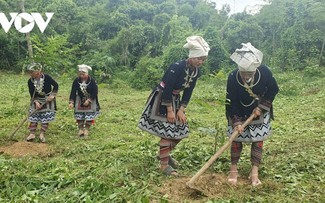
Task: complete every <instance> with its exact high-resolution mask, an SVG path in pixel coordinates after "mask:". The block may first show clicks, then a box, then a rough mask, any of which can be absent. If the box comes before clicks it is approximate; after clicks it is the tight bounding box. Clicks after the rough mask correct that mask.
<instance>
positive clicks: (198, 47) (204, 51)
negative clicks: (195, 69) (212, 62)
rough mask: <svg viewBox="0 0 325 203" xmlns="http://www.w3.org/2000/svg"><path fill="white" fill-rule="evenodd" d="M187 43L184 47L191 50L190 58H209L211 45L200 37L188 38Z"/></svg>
mask: <svg viewBox="0 0 325 203" xmlns="http://www.w3.org/2000/svg"><path fill="white" fill-rule="evenodd" d="M186 41H187V43H186V44H185V45H184V46H183V47H184V48H187V49H189V55H188V57H189V58H196V57H201V56H208V53H209V50H210V47H209V44H208V43H207V42H206V41H205V40H204V39H203V38H202V37H200V36H191V37H188V38H186Z"/></svg>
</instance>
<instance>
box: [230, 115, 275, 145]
mask: <svg viewBox="0 0 325 203" xmlns="http://www.w3.org/2000/svg"><path fill="white" fill-rule="evenodd" d="M270 121H271V118H270V113H269V112H266V113H264V115H263V122H262V123H260V124H253V125H248V126H247V127H246V128H245V129H244V132H243V133H241V134H240V135H239V136H238V138H237V139H236V140H234V141H236V142H259V141H263V140H266V139H267V138H268V137H269V136H271V130H272V128H271V122H270ZM233 131H234V129H233V127H232V126H230V125H228V128H227V135H228V137H230V136H231V134H232V133H233Z"/></svg>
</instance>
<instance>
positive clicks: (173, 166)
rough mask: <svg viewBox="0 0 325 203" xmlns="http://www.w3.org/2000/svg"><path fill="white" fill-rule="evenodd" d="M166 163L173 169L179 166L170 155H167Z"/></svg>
mask: <svg viewBox="0 0 325 203" xmlns="http://www.w3.org/2000/svg"><path fill="white" fill-rule="evenodd" d="M168 165H170V166H171V167H172V168H174V169H177V168H178V166H179V164H178V162H177V161H176V160H175V159H173V158H172V157H171V156H169V160H168Z"/></svg>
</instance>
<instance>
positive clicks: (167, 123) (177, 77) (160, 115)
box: [138, 36, 210, 175]
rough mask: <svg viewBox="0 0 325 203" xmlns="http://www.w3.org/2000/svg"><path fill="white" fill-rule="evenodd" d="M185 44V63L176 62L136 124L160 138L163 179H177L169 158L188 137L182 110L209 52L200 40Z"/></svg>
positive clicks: (191, 40) (183, 61)
mask: <svg viewBox="0 0 325 203" xmlns="http://www.w3.org/2000/svg"><path fill="white" fill-rule="evenodd" d="M186 40H187V43H186V44H185V45H184V48H187V49H189V56H188V59H186V60H182V61H179V62H176V63H174V64H172V65H171V66H170V67H169V68H168V69H167V71H166V72H165V74H164V76H163V78H162V80H161V82H160V83H159V84H158V85H157V87H156V88H154V90H153V91H152V93H151V95H150V96H149V98H148V101H147V104H146V106H145V109H144V111H143V113H142V116H141V118H140V121H139V124H138V127H139V128H140V129H142V130H145V131H147V132H149V133H150V134H152V135H155V136H158V137H159V138H160V142H159V147H160V148H159V153H158V158H159V160H160V169H161V171H162V172H163V173H164V174H165V175H177V172H176V170H175V169H176V168H177V163H176V161H175V160H174V159H172V158H171V157H170V152H171V151H172V150H173V149H174V148H175V146H176V145H177V144H178V143H179V142H180V141H181V140H182V139H183V138H185V137H187V136H188V135H189V127H188V124H187V121H186V116H185V108H186V107H187V104H188V103H189V101H190V99H191V96H192V92H193V89H194V87H195V85H196V81H197V78H198V76H199V75H200V69H199V67H200V66H201V65H202V64H203V63H204V61H205V60H206V58H207V56H208V52H209V50H210V48H209V45H208V44H207V42H206V41H205V40H204V39H203V38H202V37H200V36H191V37H188V38H187V39H186ZM181 92H183V93H182V96H181V95H180V93H181Z"/></svg>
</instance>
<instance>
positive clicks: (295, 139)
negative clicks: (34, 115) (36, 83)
mask: <svg viewBox="0 0 325 203" xmlns="http://www.w3.org/2000/svg"><path fill="white" fill-rule="evenodd" d="M216 2H217V1H216ZM22 5H23V6H22ZM215 6H216V3H213V2H212V1H203V0H26V1H17V0H14V1H10V0H0V12H3V13H5V14H6V15H7V18H9V17H10V16H9V15H8V13H10V12H21V10H22V9H24V10H25V11H26V12H27V13H31V12H38V13H42V14H43V13H45V12H53V13H54V16H53V18H52V19H51V21H50V23H49V25H48V27H47V28H46V30H45V32H44V33H41V32H40V31H39V30H38V28H37V27H36V26H35V27H34V29H33V30H32V32H31V33H30V34H29V35H27V36H26V35H24V34H22V33H19V32H18V31H17V30H16V29H15V28H14V26H13V27H12V28H11V29H10V30H9V32H8V33H5V32H4V31H3V29H0V71H1V74H0V81H1V83H0V95H1V97H2V98H4V99H2V100H0V107H1V111H0V129H1V131H0V142H1V144H0V172H1V175H0V202H208V203H212V202H324V201H325V199H324V197H325V195H324V189H323V188H324V187H325V181H324V180H325V176H324V170H325V166H324V157H325V154H324V152H325V145H324V132H325V126H324V122H325V106H324V105H325V103H324V98H325V81H324V80H325V70H324V63H325V62H324V56H323V55H324V53H323V50H324V42H325V30H324V29H325V26H324V25H325V2H324V0H318V1H317V0H273V1H272V3H271V4H270V5H265V6H264V7H263V8H262V10H261V11H260V13H258V14H256V15H253V16H252V15H249V14H247V13H245V12H244V13H237V14H234V15H231V16H229V15H228V14H229V12H230V10H229V9H230V7H229V6H227V5H226V6H224V7H223V9H222V10H220V11H217V10H215V9H214V8H215ZM190 35H202V36H203V37H204V39H206V41H208V43H209V44H210V47H211V51H210V53H209V57H208V60H207V61H206V62H205V64H204V66H203V67H202V70H203V71H202V76H201V77H200V80H199V81H198V84H197V87H196V89H195V91H194V93H193V97H192V99H191V103H190V105H189V107H188V108H187V115H188V122H189V125H190V126H191V136H190V138H189V139H185V140H184V141H183V142H182V143H181V144H180V145H178V147H177V148H176V149H175V153H174V154H173V156H174V157H175V158H176V159H177V160H178V161H179V162H180V164H181V166H180V169H179V172H180V174H182V175H183V176H182V177H180V178H168V177H164V176H161V174H160V173H159V170H158V167H157V164H158V161H157V160H156V158H155V157H156V153H157V147H158V146H157V141H158V140H157V139H156V138H154V137H152V136H150V135H149V134H148V133H145V132H142V131H140V130H139V129H137V127H136V126H137V122H138V119H139V116H140V114H141V112H142V110H143V107H144V104H145V101H146V99H147V96H148V95H149V93H150V90H151V88H152V87H153V86H154V85H156V83H157V82H158V81H159V79H160V78H161V76H162V74H163V72H164V71H165V70H166V68H167V67H168V66H169V65H170V64H171V63H173V62H175V61H177V60H181V59H184V58H186V57H187V50H185V49H184V48H182V46H183V44H184V43H185V39H186V37H188V36H190ZM29 40H30V42H31V43H30V44H31V46H32V49H28V48H29V47H28V44H29V42H28V41H29ZM242 42H251V43H252V44H253V45H254V46H256V47H257V48H259V49H260V50H261V51H263V53H264V62H263V63H264V64H266V65H268V66H269V67H270V69H271V70H272V72H273V73H274V76H275V78H276V79H277V82H278V84H279V86H280V92H279V94H278V96H277V97H276V99H275V101H274V107H275V108H274V111H275V116H276V117H275V120H274V121H273V134H272V136H271V137H270V139H269V140H268V141H267V142H265V151H264V156H263V164H262V167H261V169H260V177H261V179H262V182H263V185H262V186H261V187H258V188H253V187H251V186H250V183H249V181H248V180H247V176H248V173H249V170H250V160H249V147H248V146H245V149H244V151H243V156H242V159H241V162H240V166H239V167H240V171H239V174H240V177H239V186H238V187H231V186H229V185H228V184H227V182H226V179H227V173H228V169H229V153H224V154H223V155H222V156H221V157H220V159H218V160H217V161H216V162H215V163H214V165H213V166H211V167H210V169H209V170H208V171H207V172H206V173H205V174H204V176H203V179H202V180H201V179H200V181H198V183H199V184H198V185H197V186H201V189H203V190H204V192H205V194H206V195H207V196H199V195H198V196H196V195H194V196H193V194H192V191H191V190H187V189H188V188H186V187H185V182H186V181H188V180H189V178H190V177H192V176H193V175H194V173H195V172H196V171H197V170H199V169H200V167H201V166H202V165H203V164H204V163H205V162H206V161H207V160H208V159H209V158H210V157H211V156H212V155H213V154H214V153H215V151H216V150H217V149H219V148H220V147H221V146H222V145H223V143H224V142H225V141H226V136H225V128H226V119H225V115H224V99H225V86H226V79H227V74H228V73H229V71H231V70H233V69H234V68H235V64H233V63H232V62H231V61H230V60H229V56H230V54H231V53H232V52H233V51H234V50H235V49H236V48H239V47H241V46H240V44H241V43H242ZM31 50H32V52H31ZM31 61H37V62H40V63H42V64H43V65H44V71H45V72H46V73H49V74H51V75H52V77H54V78H55V79H56V80H57V81H58V83H59V85H60V89H59V94H58V97H57V104H58V111H57V116H56V121H55V122H53V123H51V126H50V128H49V130H48V132H47V133H48V134H47V142H48V143H47V144H39V143H26V142H23V140H24V137H25V136H26V135H27V134H28V130H27V123H26V125H23V126H22V128H21V129H19V130H18V132H17V133H16V135H15V136H14V138H15V139H17V140H18V141H19V142H13V141H12V140H10V141H9V140H8V138H10V134H11V132H12V130H14V129H15V127H16V126H17V125H18V124H19V122H20V121H21V120H22V119H24V118H26V110H27V109H28V105H29V101H28V100H29V99H28V98H29V95H28V91H27V80H28V78H29V76H28V74H25V68H26V66H27V65H28V64H29V63H30V62H31ZM82 63H85V64H87V65H90V66H92V67H93V71H92V72H91V73H90V74H91V75H92V76H94V77H95V78H96V80H97V82H98V84H99V100H100V103H101V107H102V109H101V112H102V114H101V115H100V116H99V118H98V119H97V120H96V124H95V125H94V126H93V127H92V129H91V136H90V139H88V140H80V139H78V138H77V137H76V132H77V129H76V125H75V123H74V119H73V112H72V111H71V110H68V109H67V103H68V95H69V91H70V88H71V83H72V80H73V78H75V77H76V70H77V64H82ZM21 73H24V74H21ZM24 147H26V148H24ZM37 150H39V151H37ZM43 150H45V151H43ZM34 151H36V152H40V153H39V154H37V155H35V154H34V155H30V154H28V153H27V152H34ZM18 152H19V153H18Z"/></svg>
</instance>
